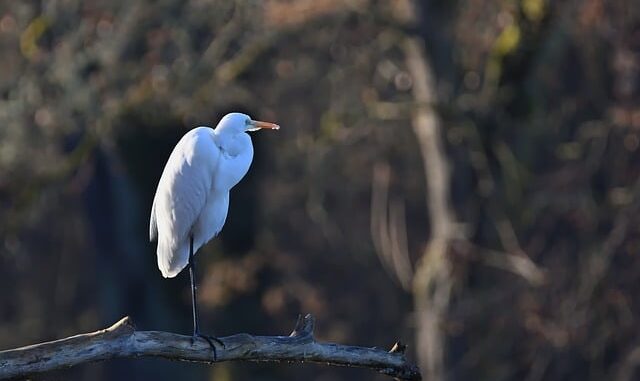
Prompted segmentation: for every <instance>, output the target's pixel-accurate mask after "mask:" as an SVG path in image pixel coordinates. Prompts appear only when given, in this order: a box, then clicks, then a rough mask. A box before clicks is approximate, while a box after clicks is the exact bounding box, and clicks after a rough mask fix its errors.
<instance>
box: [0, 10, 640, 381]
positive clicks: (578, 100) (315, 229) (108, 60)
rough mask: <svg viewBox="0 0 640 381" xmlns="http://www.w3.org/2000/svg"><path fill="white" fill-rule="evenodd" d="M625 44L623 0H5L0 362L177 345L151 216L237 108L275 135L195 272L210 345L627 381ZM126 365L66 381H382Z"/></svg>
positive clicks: (630, 32)
mask: <svg viewBox="0 0 640 381" xmlns="http://www.w3.org/2000/svg"><path fill="white" fill-rule="evenodd" d="M411 6H414V7H415V8H413V10H411V9H412V8H411ZM407 9H409V11H408V13H407ZM638 36H640V6H638V4H636V3H635V2H633V1H625V0H612V1H604V0H584V1H568V2H551V1H545V0H514V1H506V2H505V1H497V0H490V1H485V2H474V1H435V0H433V1H415V2H414V3H411V2H408V1H407V2H405V1H394V2H386V1H376V0H315V1H312V0H297V1H289V0H268V1H264V2H247V1H217V0H216V1H202V0H191V1H177V0H163V1H160V2H147V1H137V2H124V1H92V2H82V1H78V0H65V1H48V2H44V1H36V0H30V1H21V2H4V3H2V4H0V49H1V50H2V57H3V60H2V62H1V63H0V68H1V70H0V216H1V218H0V268H1V269H2V270H0V271H1V273H0V275H1V276H0V288H1V289H3V290H6V291H5V292H2V293H0V319H1V320H0V321H2V324H0V345H1V346H2V347H12V346H16V345H19V344H26V343H29V342H34V341H38V340H43V339H50V338H54V337H59V336H64V335H67V334H70V333H73V332H78V331H88V330H92V329H95V328H96V327H97V326H103V325H106V324H108V323H112V322H113V320H115V319H116V318H117V317H119V316H121V315H124V314H132V315H133V317H134V319H135V321H137V322H138V323H139V324H140V325H141V326H142V327H145V328H148V329H167V330H175V331H185V332H187V331H188V327H189V309H188V302H189V300H188V289H187V288H186V286H187V280H186V278H185V277H182V276H181V277H178V278H177V279H176V280H170V281H165V280H162V279H161V278H160V276H159V273H158V272H157V270H156V269H155V258H154V254H153V248H152V246H151V245H148V244H146V230H147V226H146V225H147V216H148V213H149V208H150V205H151V196H152V192H153V190H154V188H155V185H156V182H157V179H158V178H159V175H160V172H161V170H162V165H163V164H164V162H165V160H166V158H167V156H168V153H169V152H170V150H171V147H173V145H174V144H175V142H176V141H177V139H178V138H179V137H180V136H181V135H182V134H183V133H184V132H185V131H186V130H187V129H188V128H191V127H193V126H196V125H202V124H207V125H211V124H214V123H215V122H216V121H217V120H218V118H219V117H220V116H221V115H223V114H224V113H225V112H227V111H230V110H238V111H245V112H248V113H250V114H252V115H253V116H255V117H260V118H261V119H266V120H274V121H277V122H279V123H280V124H282V125H283V129H282V130H281V131H280V132H279V133H278V134H277V135H276V134H260V135H257V136H255V138H254V143H255V145H256V159H255V163H254V168H253V170H252V171H251V173H250V176H249V178H247V179H246V181H243V182H242V183H241V184H240V185H239V186H238V187H237V189H236V190H235V192H234V193H233V195H232V200H231V202H232V208H231V210H232V213H230V215H229V221H228V224H227V226H226V227H225V229H224V231H223V233H222V235H221V237H220V238H219V239H218V240H215V241H214V242H213V243H212V244H211V245H209V246H208V247H207V248H206V250H205V252H204V253H203V254H202V259H201V261H202V262H203V263H207V264H208V266H207V269H206V274H205V276H204V277H203V278H204V279H203V282H204V284H203V287H202V288H203V290H202V297H203V301H206V302H207V305H208V306H207V308H205V311H203V312H205V314H206V316H204V317H205V320H206V324H205V326H206V328H207V329H208V330H209V331H215V332H216V333H221V334H224V333H226V332H235V331H253V332H256V333H265V332H280V331H284V330H286V329H288V328H290V325H291V322H292V320H291V319H292V318H293V317H294V316H295V315H296V314H297V313H299V312H311V313H313V314H315V315H316V316H317V317H318V321H319V327H318V332H317V333H318V336H320V337H321V338H323V339H328V340H339V341H348V342H354V343H358V344H362V345H374V344H375V345H380V343H385V342H387V343H389V344H391V342H392V340H393V339H395V338H396V337H397V336H404V337H407V338H411V337H413V336H414V335H413V334H414V332H415V333H416V336H415V337H416V339H415V340H417V341H415V340H413V339H411V340H410V342H409V344H410V348H412V349H413V350H418V351H419V353H416V355H418V356H419V357H420V358H421V362H422V364H423V367H426V369H427V370H428V371H429V373H430V374H431V375H432V376H433V379H443V378H444V379H451V380H454V379H463V380H466V379H477V380H482V379H491V380H507V379H526V380H539V379H553V380H556V379H557V380H564V379H567V380H569V379H581V380H582V379H593V380H600V379H603V378H618V379H634V378H637V371H636V367H637V363H638V345H639V342H640V341H639V337H638V333H637V332H636V331H637V329H636V327H637V325H638V321H639V320H638V317H637V310H638V308H639V306H640V304H639V303H640V300H638V297H637V296H636V295H635V292H634V291H635V285H636V284H637V282H638V277H639V276H640V261H638V259H637V255H635V254H636V251H637V247H638V245H639V244H638V242H640V241H639V240H638V236H639V234H638V229H637V226H638V225H639V224H638V221H637V218H638V217H637V216H638V213H637V212H638V208H639V205H640V201H639V200H638V197H640V194H639V193H638V185H637V178H638V175H639V173H638V172H639V170H640V167H639V164H638V163H640V162H639V160H638V155H639V153H638V152H639V151H638V147H639V146H640V136H639V131H640V130H639V128H640V102H639V101H638V100H639V99H640V97H639V95H640V90H639V88H640V65H639V64H638V62H640V59H639V57H640V44H639V43H638V41H639V37H638ZM434 133H435V134H434ZM447 178H448V180H447ZM425 195H426V197H425ZM447 200H448V201H447ZM372 233H373V234H372ZM374 252H378V253H380V254H382V255H381V256H380V257H381V261H378V259H377V258H376V256H375V255H374ZM380 262H382V264H383V265H382V266H381V265H380ZM385 270H387V271H385ZM388 275H391V277H389V276H388ZM412 311H414V312H412ZM141 364H146V366H136V367H135V370H134V369H133V366H132V365H131V364H130V363H128V362H126V361H122V362H113V363H108V364H98V365H91V366H87V367H83V368H82V369H79V370H76V371H74V372H72V373H70V374H69V378H88V377H91V378H94V379H99V378H102V379H111V378H115V377H120V378H122V377H124V375H127V376H128V377H129V378H144V379H147V378H150V377H154V378H165V377H166V378H170V377H172V378H174V376H175V375H177V374H180V375H181V376H182V377H187V372H193V373H194V376H195V375H196V373H200V374H201V375H204V374H203V373H204V372H211V373H212V377H216V378H217V379H236V378H237V379H244V378H251V379H275V378H277V379H282V378H288V379H298V378H302V377H307V378H309V377H312V378H315V379H327V378H329V379H338V378H340V377H342V378H343V379H353V378H359V377H368V376H369V374H368V373H367V374H366V375H365V374H361V373H358V371H350V370H345V371H340V372H336V371H335V370H325V369H316V368H309V367H303V368H287V369H282V368H278V367H270V366H265V365H256V366H253V365H250V366H244V365H243V366H238V365H228V364H221V365H217V366H215V367H212V368H200V367H194V366H190V365H184V364H165V363H162V364H160V363H155V362H142V363H141Z"/></svg>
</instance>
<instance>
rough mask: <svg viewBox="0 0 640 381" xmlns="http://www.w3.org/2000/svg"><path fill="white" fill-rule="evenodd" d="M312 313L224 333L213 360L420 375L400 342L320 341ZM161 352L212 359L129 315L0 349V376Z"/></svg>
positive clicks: (206, 350)
mask: <svg viewBox="0 0 640 381" xmlns="http://www.w3.org/2000/svg"><path fill="white" fill-rule="evenodd" d="M313 325H314V319H313V317H312V316H311V315H307V316H305V317H304V318H302V317H301V316H300V317H299V318H298V322H297V324H296V327H295V328H294V330H293V332H292V333H291V335H289V336H253V335H249V334H246V333H240V334H236V335H232V336H227V337H222V338H220V340H222V342H224V344H225V345H224V348H222V347H221V346H218V345H216V350H217V361H219V362H220V361H234V360H244V361H278V362H315V363H322V364H327V365H335V366H351V367H361V368H370V369H374V370H376V371H378V372H380V373H383V374H386V375H389V376H392V377H395V378H397V379H401V380H420V379H421V376H420V371H419V370H418V368H417V367H416V366H414V365H412V364H410V363H408V362H407V359H406V358H405V356H404V348H405V347H404V346H403V345H402V344H400V343H396V345H394V347H393V348H392V349H391V351H389V352H386V351H384V350H381V349H377V348H363V347H353V346H347V345H341V344H331V343H318V342H316V341H315V339H314V338H313ZM142 356H146V357H164V358H167V359H171V360H180V361H193V362H205V363H212V362H213V353H212V351H211V348H210V347H209V345H208V344H207V342H206V341H205V340H204V339H199V340H197V341H196V342H195V343H193V344H192V342H191V336H183V335H178V334H174V333H169V332H160V331H137V330H136V329H135V327H134V325H133V323H132V321H131V319H130V318H129V317H125V318H123V319H121V320H120V321H119V322H117V323H115V324H114V325H113V326H111V327H109V328H106V329H103V330H100V331H96V332H92V333H85V334H81V335H76V336H72V337H68V338H66V339H61V340H56V341H50V342H46V343H41V344H35V345H30V346H26V347H22V348H17V349H10V350H6V351H1V352H0V379H8V378H14V377H26V376H29V375H33V374H37V373H43V372H48V371H51V370H55V369H61V368H69V367H72V366H75V365H79V364H83V363H87V362H92V361H100V360H106V359H111V358H128V357H142Z"/></svg>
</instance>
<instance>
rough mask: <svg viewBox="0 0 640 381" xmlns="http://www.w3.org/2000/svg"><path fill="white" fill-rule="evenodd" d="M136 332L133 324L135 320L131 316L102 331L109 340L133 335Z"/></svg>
mask: <svg viewBox="0 0 640 381" xmlns="http://www.w3.org/2000/svg"><path fill="white" fill-rule="evenodd" d="M135 330H136V326H135V324H133V320H132V319H131V318H130V317H129V316H125V317H123V318H122V319H120V320H118V321H117V322H116V323H115V324H114V325H112V326H111V327H109V328H107V329H104V330H102V333H103V334H104V335H105V337H107V338H115V337H118V336H123V335H128V334H132V333H133V332H134V331H135Z"/></svg>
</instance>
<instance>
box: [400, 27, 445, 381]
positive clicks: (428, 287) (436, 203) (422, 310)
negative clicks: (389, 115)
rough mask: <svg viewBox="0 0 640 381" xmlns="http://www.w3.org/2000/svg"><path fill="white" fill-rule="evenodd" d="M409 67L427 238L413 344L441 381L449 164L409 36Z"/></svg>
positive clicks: (417, 279)
mask: <svg viewBox="0 0 640 381" xmlns="http://www.w3.org/2000/svg"><path fill="white" fill-rule="evenodd" d="M403 48H404V53H405V57H406V62H407V69H408V70H409V73H410V74H411V77H412V78H413V83H414V85H413V97H414V100H415V101H416V103H417V104H418V105H417V106H416V108H415V111H414V113H413V118H412V119H413V120H412V122H413V123H412V124H413V131H414V133H415V135H416V138H417V140H418V144H419V146H420V151H421V153H422V159H423V164H424V171H425V178H426V182H427V205H428V208H429V222H430V225H431V238H430V240H429V243H428V245H427V248H426V250H425V252H424V254H423V255H422V257H421V258H420V260H419V261H418V263H417V265H416V270H415V275H414V278H413V294H414V295H413V297H414V304H415V309H416V319H417V321H419V322H420V324H419V325H418V332H417V346H418V353H419V354H420V362H419V363H420V365H421V366H422V368H423V369H424V371H425V372H426V374H427V378H428V379H432V380H444V379H445V364H444V361H445V360H444V352H445V348H444V347H445V342H446V341H445V338H444V334H443V332H442V326H443V325H444V319H445V314H446V313H447V310H448V307H449V295H450V291H451V287H452V284H453V279H452V276H451V264H450V262H449V259H448V258H447V252H448V250H449V244H450V241H451V240H452V239H453V238H454V235H455V229H454V225H455V220H454V218H455V217H454V215H453V212H452V211H451V208H450V205H449V187H450V184H449V163H448V161H447V155H446V152H445V150H444V147H443V143H442V125H441V123H440V119H439V117H438V115H437V113H436V111H435V110H434V109H433V107H432V106H429V105H433V104H437V95H436V93H435V88H436V87H435V81H434V75H433V71H432V68H431V65H430V62H429V61H428V59H427V53H426V51H425V49H424V46H423V42H422V41H421V40H420V39H418V38H414V37H408V38H407V40H406V42H405V44H404V46H403Z"/></svg>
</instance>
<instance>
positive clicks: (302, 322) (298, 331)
mask: <svg viewBox="0 0 640 381" xmlns="http://www.w3.org/2000/svg"><path fill="white" fill-rule="evenodd" d="M314 325H315V318H314V317H313V316H312V315H311V314H306V315H305V316H304V317H302V314H300V315H298V321H297V322H296V326H295V327H294V328H293V331H292V332H291V334H290V335H289V337H311V338H313V328H314Z"/></svg>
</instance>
